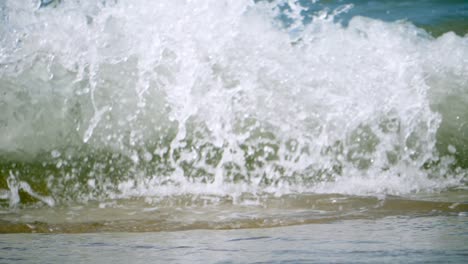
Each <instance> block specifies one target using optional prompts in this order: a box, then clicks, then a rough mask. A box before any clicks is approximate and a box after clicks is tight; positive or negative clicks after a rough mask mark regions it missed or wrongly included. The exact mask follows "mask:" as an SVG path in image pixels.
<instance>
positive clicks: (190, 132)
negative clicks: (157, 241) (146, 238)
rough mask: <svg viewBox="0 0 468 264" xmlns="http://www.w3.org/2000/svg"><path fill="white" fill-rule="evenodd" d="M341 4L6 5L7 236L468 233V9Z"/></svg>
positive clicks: (1, 185)
mask: <svg viewBox="0 0 468 264" xmlns="http://www.w3.org/2000/svg"><path fill="white" fill-rule="evenodd" d="M327 2H328V1H252V0H236V1H228V0H205V1H190V0H174V1H143V0H133V1H119V0H107V1H78V0H63V1H45V0H43V1H26V0H24V1H19V0H6V1H3V2H0V206H1V207H0V210H1V216H0V223H1V227H0V232H92V231H159V230H180V229H194V228H239V227H269V226H281V225H291V224H300V223H314V222H320V221H333V220H336V219H356V218H373V217H378V216H386V215H393V214H428V213H434V212H436V213H440V214H455V215H460V214H462V215H463V214H465V213H466V212H467V211H468V205H467V203H466V202H467V196H468V192H467V175H468V37H467V36H466V33H467V32H468V24H467V22H466V18H467V10H468V7H467V4H466V3H465V2H464V1H448V2H447V1H444V2H443V3H441V1H420V3H411V2H399V3H390V2H385V1H383V2H380V1H379V2H373V1H356V3H354V4H353V3H348V2H347V1H344V2H342V1H335V2H332V3H327ZM411 10H413V11H414V10H419V11H418V12H419V13H418V12H416V11H414V12H413V11H411ZM444 10H446V11H447V12H444ZM366 14H368V16H362V15H366ZM415 14H418V15H415ZM421 14H422V15H421Z"/></svg>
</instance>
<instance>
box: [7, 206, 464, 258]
mask: <svg viewBox="0 0 468 264" xmlns="http://www.w3.org/2000/svg"><path fill="white" fill-rule="evenodd" d="M467 230H468V218H467V216H466V215H464V216H432V217H431V216H429V217H405V216H400V217H385V218H378V219H366V220H344V221H334V222H330V223H322V224H312V225H298V226H292V227H280V228H266V229H265V228H264V229H242V230H216V231H214V230H192V231H180V232H159V233H137V234H135V233H99V234H77V235H65V234H54V235H43V234H22V235H2V236H0V262H1V263H109V262H112V263H129V262H131V263H148V262H158V263H160V262H164V263H167V262H170V263H376V262H378V263H464V262H465V261H466V258H467V256H468V246H467V243H466V242H467V241H468V232H467Z"/></svg>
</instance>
